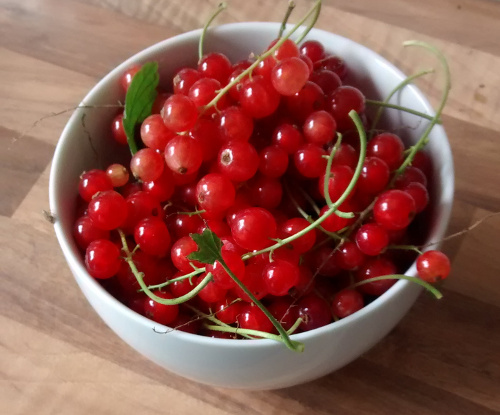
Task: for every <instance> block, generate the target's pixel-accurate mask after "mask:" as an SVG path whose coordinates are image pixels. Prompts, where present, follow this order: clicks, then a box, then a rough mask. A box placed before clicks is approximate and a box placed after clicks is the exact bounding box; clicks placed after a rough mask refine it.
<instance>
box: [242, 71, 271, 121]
mask: <svg viewBox="0 0 500 415" xmlns="http://www.w3.org/2000/svg"><path fill="white" fill-rule="evenodd" d="M239 94H240V103H241V106H242V108H243V109H244V110H245V111H246V113H247V114H249V115H250V116H251V117H253V118H264V117H267V116H268V115H271V114H272V113H273V112H274V111H276V109H277V108H278V105H279V103H280V95H279V93H278V92H277V91H276V90H274V88H273V87H272V85H271V82H270V81H269V80H266V79H265V78H263V77H262V76H259V75H256V76H253V77H252V79H247V80H246V81H244V82H243V83H242V85H241V88H240V90H239Z"/></svg>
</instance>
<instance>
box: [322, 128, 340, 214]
mask: <svg viewBox="0 0 500 415" xmlns="http://www.w3.org/2000/svg"><path fill="white" fill-rule="evenodd" d="M341 143H342V134H340V133H339V138H338V140H337V142H336V143H335V145H334V146H333V148H332V151H331V152H330V155H329V156H328V161H327V162H326V174H325V180H324V184H323V193H324V194H325V200H326V204H327V206H328V207H332V205H333V202H332V199H331V197H330V191H329V190H328V187H329V185H330V174H331V170H332V163H333V157H334V156H335V153H336V152H337V150H338V149H339V147H340V144H341Z"/></svg>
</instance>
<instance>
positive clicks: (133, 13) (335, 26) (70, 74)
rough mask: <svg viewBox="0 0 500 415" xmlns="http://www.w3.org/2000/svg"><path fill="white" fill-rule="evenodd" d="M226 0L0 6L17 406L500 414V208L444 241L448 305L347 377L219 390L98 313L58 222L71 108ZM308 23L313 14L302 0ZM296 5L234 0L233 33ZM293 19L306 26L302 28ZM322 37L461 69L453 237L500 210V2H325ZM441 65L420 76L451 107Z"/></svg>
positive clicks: (422, 308)
mask: <svg viewBox="0 0 500 415" xmlns="http://www.w3.org/2000/svg"><path fill="white" fill-rule="evenodd" d="M217 3H218V1H217V0H209V1H207V0H190V1H189V2H186V1H181V0H155V1H153V0H90V1H81V0H67V1H60V0H59V1H58V0H23V1H22V2H20V1H17V0H0V75H1V77H0V142H1V144H2V154H1V155H0V194H1V195H2V196H1V197H0V246H2V249H1V251H0V255H1V261H0V278H1V281H2V284H1V289H0V325H1V327H2V330H1V331H0V414H2V415H3V414H6V415H21V414H22V415H24V414H37V415H38V414H40V415H45V414H47V415H48V414H75V415H80V414H82V415H83V414H88V413H96V414H122V413H140V414H145V415H149V414H160V413H161V414H164V413H176V414H191V413H196V412H203V413H206V414H209V415H211V414H266V415H268V414H281V413H287V414H294V415H295V414H297V415H298V414H330V413H339V414H356V415H359V414H388V413H402V414H413V413H415V414H417V413H418V414H466V415H472V414H474V415H476V414H478V415H482V414H485V415H486V414H487V415H489V414H500V331H499V328H500V280H499V277H498V276H499V275H500V257H499V255H498V252H499V251H498V247H499V238H498V235H499V234H500V216H496V217H493V218H491V219H489V220H488V221H487V222H485V223H484V224H482V225H480V226H479V227H477V228H475V229H474V230H472V231H471V232H469V233H467V234H466V235H462V236H460V237H458V238H456V239H453V240H451V241H449V242H447V243H446V244H445V250H446V252H447V253H448V254H449V255H450V257H451V258H452V259H453V266H454V271H453V275H452V277H451V278H450V279H449V281H447V282H446V284H445V285H444V294H445V297H444V299H443V300H441V301H439V302H436V301H434V300H433V299H431V298H430V297H429V296H427V295H422V296H421V298H420V299H419V300H418V301H417V303H416V305H415V307H413V309H412V310H411V311H410V313H409V314H408V315H407V316H406V317H405V318H404V319H403V321H402V322H401V323H400V324H399V325H398V327H397V328H396V329H395V330H393V332H392V333H391V334H390V335H389V336H387V337H386V338H385V339H384V340H383V341H382V342H381V343H380V344H379V345H377V346H376V347H375V348H373V349H372V350H371V351H370V352H368V353H367V354H366V355H364V356H363V357H362V358H360V359H358V360H357V361H356V362H354V363H352V364H350V365H349V366H347V367H345V368H344V369H342V370H339V371H338V372H336V373H333V374H331V375H329V376H326V377H324V378H322V379H319V380H317V381H314V382H311V383H308V384H305V385H301V386H298V387H294V388H289V389H284V390H279V391H269V392H243V391H233V390H225V389H216V388H211V387H208V386H204V385H199V384H196V383H193V382H189V381H186V380H184V379H182V378H180V377H178V376H175V375H172V374H170V373H168V372H166V371H164V370H162V369H160V368H159V367H157V366H156V365H154V364H153V363H151V362H149V361H147V360H146V359H144V358H142V357H141V356H139V355H138V354H137V353H136V352H134V351H133V350H131V349H130V348H129V347H128V346H127V345H126V344H124V343H123V342H122V341H121V340H119V339H118V338H117V337H116V336H115V335H114V334H113V333H112V332H111V331H110V330H109V329H108V328H107V327H106V326H105V325H104V323H103V322H102V321H101V320H100V319H99V318H98V317H97V315H96V314H95V313H94V311H93V310H92V309H91V307H90V306H89V305H88V304H87V302H86V301H85V299H84V298H83V296H82V294H81V293H80V291H79V289H78V287H77V285H76V284H75V282H74V280H73V278H72V276H71V274H70V272H69V269H68V268H67V266H66V263H65V261H64V258H63V256H62V254H61V252H60V250H59V248H58V244H57V241H56V239H55V236H54V235H53V230H52V226H51V225H50V224H49V223H48V222H46V221H45V220H44V218H43V216H42V215H41V211H42V210H43V209H47V208H48V197H47V187H48V177H49V168H50V158H51V155H52V152H53V149H54V148H55V145H56V143H57V139H58V137H59V135H60V132H61V130H62V128H63V126H64V124H65V122H66V120H67V119H68V117H69V115H70V112H66V113H63V114H62V115H59V116H55V117H49V118H47V119H45V120H44V121H42V122H40V123H39V124H38V125H36V126H35V127H34V128H32V127H33V124H34V123H35V121H36V120H38V119H40V118H41V117H43V116H45V115H49V114H51V113H58V112H62V111H64V110H66V109H70V108H72V107H74V106H76V105H78V102H79V101H80V100H81V99H82V97H83V96H84V94H85V93H86V92H87V91H88V90H89V89H90V88H91V87H92V85H94V84H95V82H96V81H97V80H98V79H99V78H101V77H102V76H103V75H104V74H106V73H107V72H109V71H110V70H111V69H113V68H114V67H115V66H116V65H117V64H119V63H120V62H122V61H123V60H124V59H126V58H127V57H129V56H130V55H132V54H134V53H136V52H137V51H139V50H141V49H142V48H144V47H146V46H148V45H150V44H152V43H155V42H157V41H160V40H162V39H164V38H167V37H170V36H173V35H176V34H179V33H182V32H185V31H188V30H192V29H196V28H199V27H201V26H202V24H203V23H204V21H205V19H206V17H207V16H208V14H209V13H210V11H211V10H213V9H214V7H215V5H216V4H217ZM296 3H297V8H296V11H295V12H294V16H299V15H300V14H301V13H303V12H304V11H305V10H306V9H307V8H308V7H309V5H310V2H309V1H306V0H303V1H296ZM285 8H286V1H284V0H283V1H280V2H269V1H265V0H254V1H252V2H249V1H244V0H231V1H229V8H228V10H227V12H226V13H224V14H222V15H221V16H220V18H219V19H218V22H219V23H227V22H234V21H251V20H271V21H280V20H281V18H282V15H283V10H284V9H285ZM292 19H293V18H292ZM317 26H318V27H319V28H322V29H326V30H330V31H334V32H337V33H339V34H341V35H343V36H347V37H350V38H352V39H354V40H356V41H358V42H360V43H363V44H365V45H367V46H368V47H370V48H372V49H374V50H376V51H378V52H379V53H381V54H382V55H384V56H385V57H387V58H388V59H389V60H391V61H393V62H395V63H396V64H397V65H398V66H400V67H401V68H402V69H403V70H404V71H405V72H407V73H412V72H415V71H416V68H427V67H433V66H436V64H435V62H434V61H433V60H432V59H430V58H428V57H426V56H425V55H424V54H423V53H421V52H419V51H416V50H406V49H403V48H402V47H401V43H402V41H404V40H407V39H412V38H415V39H422V40H427V41H430V42H432V43H433V44H435V45H436V46H438V47H440V48H441V49H443V50H444V52H445V53H446V54H447V56H448V58H449V61H450V66H451V70H452V73H453V89H452V93H451V95H450V104H449V105H448V106H447V108H446V110H445V115H444V125H445V128H446V130H447V132H448V135H449V138H450V142H451V146H452V150H453V153H454V159H455V169H456V201H455V205H454V209H453V213H452V220H451V224H450V228H449V232H450V233H453V232H457V231H459V230H461V229H464V228H467V227H468V226H470V225H471V224H473V223H474V222H475V221H477V220H478V219H480V218H482V217H484V216H485V215H487V214H489V213H491V212H495V211H498V210H500V191H499V185H498V183H500V169H499V167H498V162H499V160H500V144H499V140H500V118H499V117H498V115H497V114H498V113H499V111H500V92H499V88H498V85H500V44H499V43H498V39H500V3H499V2H496V1H490V0H443V1H440V2H436V1H431V0H421V1H420V2H418V3H416V2H412V1H410V0H404V1H401V0H400V1H396V0H381V1H377V2H370V1H368V0H351V1H349V2H344V1H340V0H329V1H325V2H324V5H323V11H322V15H321V17H320V19H319V21H318V25H317ZM441 82H442V80H441V78H440V73H437V74H436V75H435V76H432V77H429V78H427V79H425V80H423V81H422V82H420V83H419V86H420V87H421V88H422V89H423V90H424V91H425V92H426V93H427V94H428V96H429V97H430V100H431V102H432V103H434V104H435V103H436V102H437V100H438V97H439V91H440V90H441Z"/></svg>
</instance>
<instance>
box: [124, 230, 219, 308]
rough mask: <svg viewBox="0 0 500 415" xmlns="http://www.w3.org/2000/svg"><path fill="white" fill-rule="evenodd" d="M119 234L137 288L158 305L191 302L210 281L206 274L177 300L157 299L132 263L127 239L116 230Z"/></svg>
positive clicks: (210, 277)
mask: <svg viewBox="0 0 500 415" xmlns="http://www.w3.org/2000/svg"><path fill="white" fill-rule="evenodd" d="M118 232H119V233H120V239H121V241H122V249H123V252H125V261H126V262H127V264H128V266H129V267H130V270H131V271H132V274H134V276H135V278H136V279H137V282H138V283H139V286H140V287H141V289H142V291H144V293H145V294H146V295H147V296H148V297H149V298H151V299H152V300H153V301H156V302H157V303H160V304H165V305H175V304H181V303H185V302H186V301H189V300H191V298H193V297H195V296H196V295H197V294H198V293H199V292H200V291H201V290H202V289H203V288H205V287H206V285H207V284H208V283H209V282H210V281H212V274H211V273H208V274H207V276H206V277H205V278H203V280H202V281H201V282H200V284H198V285H197V286H196V287H195V288H194V289H192V290H191V291H189V292H188V293H187V294H185V295H182V296H180V297H177V298H172V299H169V298H162V297H158V296H157V295H156V294H154V293H153V292H152V291H151V290H150V289H149V288H148V286H147V285H146V284H145V282H144V279H143V277H142V276H143V273H142V272H140V271H139V270H138V269H137V267H136V266H135V264H134V261H133V260H132V254H131V253H130V250H129V248H128V244H127V239H126V236H125V234H124V233H123V231H121V230H118Z"/></svg>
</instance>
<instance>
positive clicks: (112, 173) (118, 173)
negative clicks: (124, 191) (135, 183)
mask: <svg viewBox="0 0 500 415" xmlns="http://www.w3.org/2000/svg"><path fill="white" fill-rule="evenodd" d="M106 176H108V179H109V180H110V181H111V184H112V185H113V187H122V186H125V185H126V184H127V183H128V179H129V174H128V171H127V169H126V168H125V166H124V165H122V164H118V163H114V164H111V165H110V166H109V167H108V168H107V169H106Z"/></svg>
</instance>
